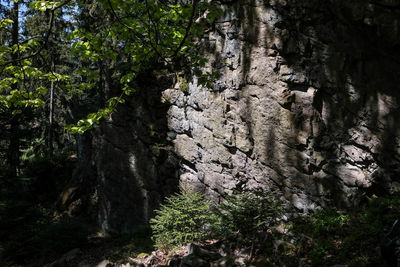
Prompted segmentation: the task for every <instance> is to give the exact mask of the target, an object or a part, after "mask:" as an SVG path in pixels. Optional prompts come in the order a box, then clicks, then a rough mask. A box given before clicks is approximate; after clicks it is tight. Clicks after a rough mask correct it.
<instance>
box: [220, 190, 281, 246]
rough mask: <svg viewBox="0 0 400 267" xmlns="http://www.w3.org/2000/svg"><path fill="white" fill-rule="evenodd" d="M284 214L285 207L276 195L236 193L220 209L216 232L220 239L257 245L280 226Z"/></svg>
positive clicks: (254, 192) (227, 198)
mask: <svg viewBox="0 0 400 267" xmlns="http://www.w3.org/2000/svg"><path fill="white" fill-rule="evenodd" d="M281 212H282V205H281V203H280V202H279V201H277V199H276V196H275V195H274V194H273V192H269V193H265V192H262V191H253V192H250V191H245V192H235V193H234V194H233V195H230V196H227V197H226V201H225V202H223V203H221V204H220V205H218V206H217V207H216V211H215V213H216V215H217V217H218V219H219V221H218V224H216V225H215V226H214V231H215V232H216V233H217V235H218V236H219V237H220V238H224V239H228V240H237V241H239V242H244V243H248V242H253V241H254V239H255V238H256V236H257V235H258V234H259V233H260V232H263V231H266V230H268V229H269V227H271V226H272V225H273V224H274V223H275V222H276V218H278V217H279V216H280V215H281Z"/></svg>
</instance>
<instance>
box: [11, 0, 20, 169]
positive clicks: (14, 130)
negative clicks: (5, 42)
mask: <svg viewBox="0 0 400 267" xmlns="http://www.w3.org/2000/svg"><path fill="white" fill-rule="evenodd" d="M13 3H14V4H13V8H12V11H11V12H12V20H13V21H14V23H13V24H12V41H11V46H14V45H17V44H18V37H19V33H18V30H19V22H18V20H19V15H18V12H19V3H18V2H13ZM11 59H12V60H16V59H18V51H16V52H13V53H12V54H11ZM17 89H18V87H17V85H16V84H12V85H11V90H17ZM19 132H20V131H19V115H18V114H15V115H12V118H11V122H10V137H9V138H10V146H9V148H8V164H9V174H10V175H11V176H17V175H18V167H19V156H20V152H19V147H20V140H19Z"/></svg>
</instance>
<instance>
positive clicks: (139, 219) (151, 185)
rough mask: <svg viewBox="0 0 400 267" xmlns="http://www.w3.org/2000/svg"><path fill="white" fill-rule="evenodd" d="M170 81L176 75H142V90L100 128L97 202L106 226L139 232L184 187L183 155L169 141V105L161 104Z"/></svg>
mask: <svg viewBox="0 0 400 267" xmlns="http://www.w3.org/2000/svg"><path fill="white" fill-rule="evenodd" d="M165 84H171V81H170V79H167V78H166V77H163V79H157V78H156V77H153V76H151V77H150V76H146V77H142V78H141V80H139V81H138V84H137V86H138V87H140V88H142V89H141V90H140V92H138V93H137V94H135V95H134V96H133V97H131V98H129V99H127V101H126V103H125V104H124V105H120V106H118V112H117V113H115V114H113V116H112V118H111V119H109V120H107V121H105V122H104V123H102V124H101V125H100V126H99V127H98V128H96V129H95V133H94V138H93V141H92V146H93V148H94V152H93V155H92V156H91V159H90V162H92V164H93V165H94V166H95V168H96V170H95V173H96V176H97V178H96V179H97V181H96V188H95V192H94V194H93V202H94V206H95V209H96V211H97V218H96V219H97V221H98V223H99V225H100V226H101V227H102V228H103V229H105V230H108V231H113V232H132V231H134V230H135V227H137V226H139V225H142V224H145V223H147V222H148V220H149V218H150V217H152V216H153V211H154V209H155V208H158V207H159V203H160V202H161V200H162V199H163V198H165V197H166V196H168V195H170V194H172V193H173V192H175V191H176V190H177V188H178V176H179V168H178V166H179V165H178V164H179V159H178V158H177V157H176V155H175V153H174V152H173V151H171V149H170V148H169V147H170V145H169V143H168V142H167V141H166V133H167V119H166V116H165V114H166V112H167V109H168V106H165V105H164V104H162V103H161V102H160V97H161V91H162V90H163V89H165V88H166V87H165Z"/></svg>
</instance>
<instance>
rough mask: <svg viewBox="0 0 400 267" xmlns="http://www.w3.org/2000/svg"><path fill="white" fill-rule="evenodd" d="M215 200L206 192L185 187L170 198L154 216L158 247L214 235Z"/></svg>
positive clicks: (152, 227)
mask: <svg viewBox="0 0 400 267" xmlns="http://www.w3.org/2000/svg"><path fill="white" fill-rule="evenodd" d="M210 206H211V202H210V201H207V200H205V199H204V195H203V194H199V193H196V192H191V191H189V190H184V189H182V190H181V193H179V194H175V195H172V196H170V197H168V198H167V199H166V203H165V204H164V205H161V208H160V209H159V210H156V211H155V212H156V214H157V215H156V216H155V218H153V219H151V220H150V225H151V229H152V231H153V236H152V238H153V240H154V242H155V247H156V248H157V249H166V248H173V247H176V246H180V245H185V244H187V243H189V242H193V241H199V242H202V241H205V240H206V239H207V238H209V237H210V235H211V232H210V226H211V225H213V224H215V221H216V218H215V216H214V215H213V214H212V213H211V211H210Z"/></svg>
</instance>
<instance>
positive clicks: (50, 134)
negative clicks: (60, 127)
mask: <svg viewBox="0 0 400 267" xmlns="http://www.w3.org/2000/svg"><path fill="white" fill-rule="evenodd" d="M51 71H54V59H53V58H52V60H51ZM53 118H54V82H53V81H51V83H50V102H49V156H50V157H51V156H52V155H53V136H54V133H53Z"/></svg>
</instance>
